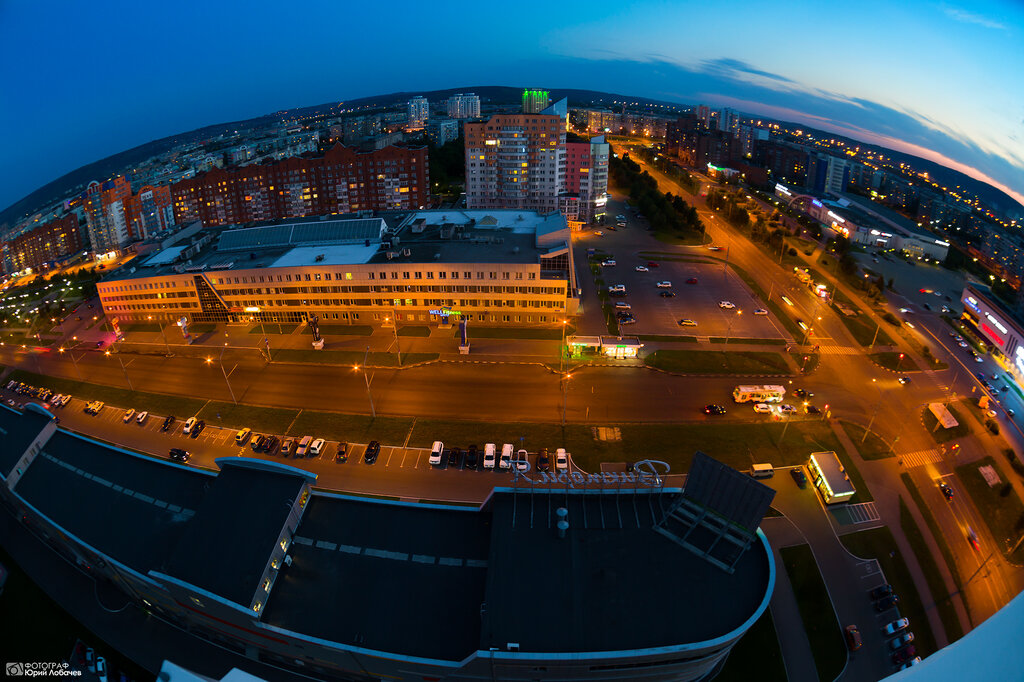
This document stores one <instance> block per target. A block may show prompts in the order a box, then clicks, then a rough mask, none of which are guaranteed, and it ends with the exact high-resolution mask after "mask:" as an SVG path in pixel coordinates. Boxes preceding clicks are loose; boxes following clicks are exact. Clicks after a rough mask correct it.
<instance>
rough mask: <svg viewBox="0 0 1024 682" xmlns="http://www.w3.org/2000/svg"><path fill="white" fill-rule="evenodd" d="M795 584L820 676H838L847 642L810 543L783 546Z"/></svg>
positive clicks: (822, 678)
mask: <svg viewBox="0 0 1024 682" xmlns="http://www.w3.org/2000/svg"><path fill="white" fill-rule="evenodd" d="M779 554H781V555H782V561H783V563H784V564H785V566H786V573H788V574H789V581H790V583H792V585H793V592H794V593H795V595H796V601H797V606H798V607H799V608H800V618H801V620H803V622H804V631H805V632H806V633H807V639H808V640H810V643H811V651H812V652H813V654H814V667H815V668H817V670H818V679H819V680H834V679H835V678H836V677H837V676H838V675H839V673H840V672H842V670H843V667H845V665H846V644H845V643H844V642H843V635H842V630H841V629H840V627H839V623H838V622H836V614H835V609H834V608H833V607H832V600H831V598H830V597H829V595H828V590H827V589H826V588H825V581H824V580H822V578H821V572H820V571H819V570H818V564H817V562H815V560H814V554H813V553H812V552H811V548H810V547H809V546H808V545H797V546H796V547H783V548H782V549H780V550H779Z"/></svg>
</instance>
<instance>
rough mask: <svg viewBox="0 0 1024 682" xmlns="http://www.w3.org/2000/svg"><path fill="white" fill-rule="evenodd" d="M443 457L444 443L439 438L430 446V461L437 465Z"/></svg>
mask: <svg viewBox="0 0 1024 682" xmlns="http://www.w3.org/2000/svg"><path fill="white" fill-rule="evenodd" d="M443 459H444V443H442V442H441V441H439V440H435V441H434V444H433V445H431V446H430V460H429V461H430V463H431V464H434V465H438V464H440V463H441V462H442V460H443Z"/></svg>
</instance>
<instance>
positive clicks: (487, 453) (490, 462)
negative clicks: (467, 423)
mask: <svg viewBox="0 0 1024 682" xmlns="http://www.w3.org/2000/svg"><path fill="white" fill-rule="evenodd" d="M494 449H495V448H494V444H493V443H487V444H486V445H484V469H493V468H494V465H495V464H497V459H498V458H497V457H495V455H494Z"/></svg>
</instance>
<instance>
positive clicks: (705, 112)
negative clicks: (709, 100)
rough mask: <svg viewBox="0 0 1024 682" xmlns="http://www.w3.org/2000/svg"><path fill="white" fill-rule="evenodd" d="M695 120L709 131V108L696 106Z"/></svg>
mask: <svg viewBox="0 0 1024 682" xmlns="http://www.w3.org/2000/svg"><path fill="white" fill-rule="evenodd" d="M697 120H698V121H701V122H702V123H704V128H705V129H707V130H711V107H709V106H708V105H707V104H699V105H697Z"/></svg>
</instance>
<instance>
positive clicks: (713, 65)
mask: <svg viewBox="0 0 1024 682" xmlns="http://www.w3.org/2000/svg"><path fill="white" fill-rule="evenodd" d="M701 66H702V67H703V68H704V70H705V71H707V72H709V73H715V74H717V75H720V76H725V77H726V78H733V77H735V75H734V74H735V73H736V72H742V73H746V74H750V75H753V76H761V77H763V78H768V79H771V80H777V81H781V82H783V83H793V84H795V83H796V81H794V80H793V79H792V78H786V77H785V76H780V75H779V74H777V73H770V72H768V71H762V70H760V69H755V68H754V67H753V66H751V65H750V64H747V63H746V62H744V61H740V60H739V59H728V58H722V59H705V60H704V61H702V62H701Z"/></svg>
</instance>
